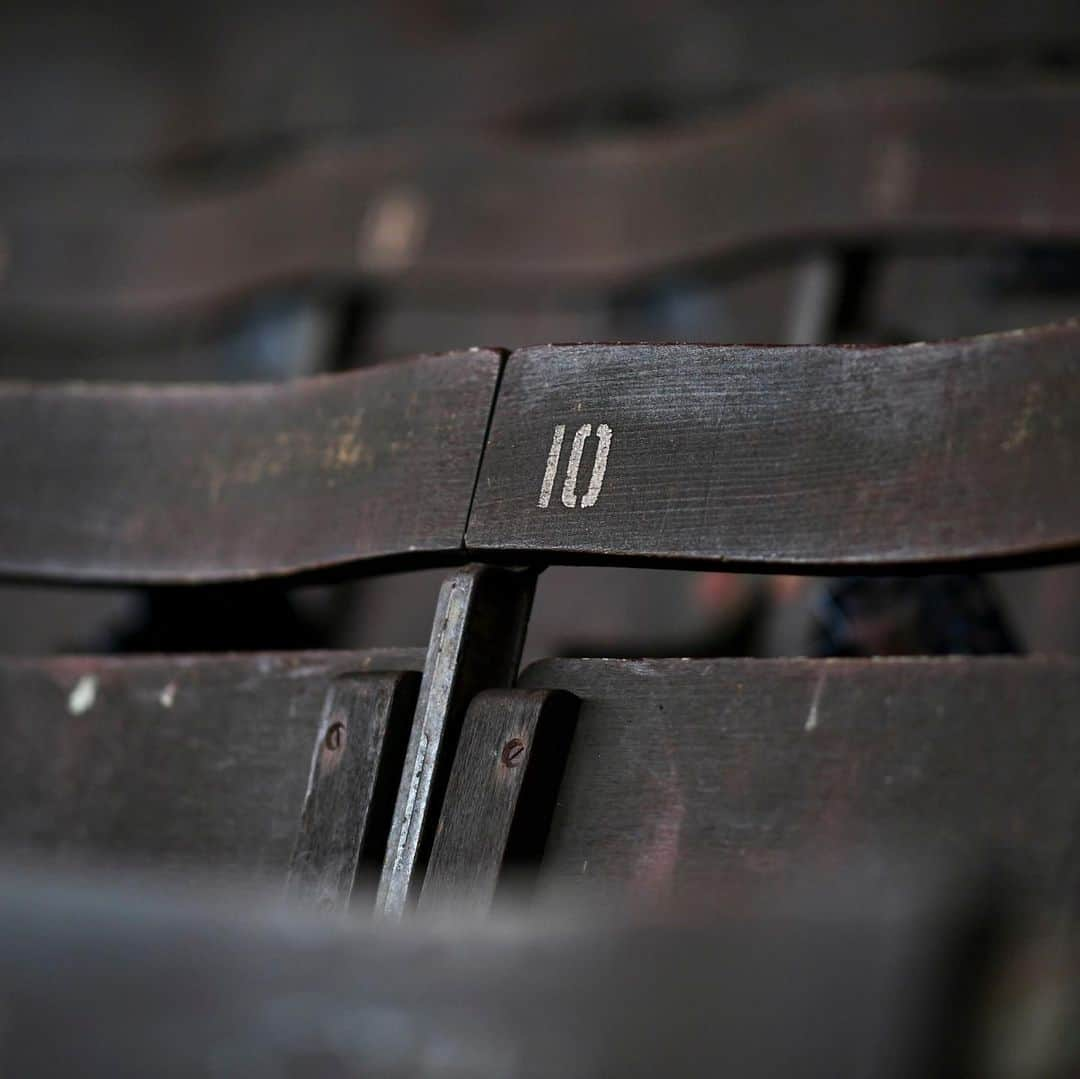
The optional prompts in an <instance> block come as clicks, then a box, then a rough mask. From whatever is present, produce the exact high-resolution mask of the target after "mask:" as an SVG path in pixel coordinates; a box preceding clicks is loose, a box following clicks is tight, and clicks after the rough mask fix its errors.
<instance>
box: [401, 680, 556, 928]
mask: <svg viewBox="0 0 1080 1079" xmlns="http://www.w3.org/2000/svg"><path fill="white" fill-rule="evenodd" d="M576 710H577V702H576V701H575V700H574V698H573V697H571V696H570V694H568V693H558V692H549V691H547V690H520V689H516V690H487V691H485V692H484V693H479V694H477V696H475V697H474V698H473V700H472V703H471V704H470V705H469V711H468V712H467V713H466V715H465V723H464V726H463V728H462V732H461V737H460V739H459V741H458V748H457V754H456V755H455V757H454V765H453V768H452V770H451V772H450V780H449V782H448V784H447V787H446V796H445V798H444V799H443V806H442V812H441V814H440V816H439V827H438V830H437V831H436V833H435V840H434V842H433V844H432V847H431V857H430V859H429V860H428V865H427V871H426V873H425V874H424V886H423V890H422V891H421V893H420V901H419V909H420V910H421V911H425V910H441V911H447V910H455V909H460V910H465V911H469V912H471V913H476V912H478V911H483V910H486V909H487V908H488V907H490V906H491V903H492V900H493V899H494V898H495V890H496V887H497V885H498V883H499V878H500V876H501V875H502V874H503V871H504V869H506V868H508V866H513V865H514V863H515V862H517V863H520V862H525V863H528V862H530V861H533V862H535V861H536V860H539V858H540V856H541V855H542V853H543V844H544V841H545V839H546V837H547V830H548V826H549V824H550V819H551V810H552V808H553V805H554V798H555V794H556V792H557V791H558V789H559V782H560V780H561V776H562V768H563V766H564V764H565V761H566V753H567V750H568V749H569V745H570V739H571V737H572V735H573V730H574V719H575V716H576Z"/></svg>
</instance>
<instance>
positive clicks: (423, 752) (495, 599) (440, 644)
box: [375, 566, 536, 919]
mask: <svg viewBox="0 0 1080 1079" xmlns="http://www.w3.org/2000/svg"><path fill="white" fill-rule="evenodd" d="M535 588H536V574H535V571H533V570H528V569H509V568H502V567H497V566H466V567H464V568H463V569H461V570H458V571H457V572H456V573H454V574H452V575H451V576H449V577H448V578H447V579H446V581H445V582H444V583H443V586H442V588H441V589H440V590H439V602H438V605H437V606H436V608H435V619H434V622H433V624H432V629H431V637H430V639H429V641H428V649H427V658H426V659H425V661H424V668H423V670H424V677H423V680H422V682H421V683H420V695H419V700H418V702H417V706H416V717H415V719H414V721H413V724H412V730H411V732H410V735H409V745H408V749H407V750H406V753H405V764H404V766H403V768H402V771H401V782H400V786H399V787H398V791H397V799H396V801H395V805H394V816H393V821H392V822H391V825H390V837H389V839H388V840H387V844H386V858H385V860H384V862H383V868H382V873H381V875H380V877H379V887H378V893H377V895H376V901H375V905H376V910H377V911H378V912H379V913H380V914H381V915H384V916H386V917H388V918H390V919H395V918H400V917H402V915H404V914H405V912H406V910H407V909H409V907H410V906H411V905H412V904H413V903H414V902H415V901H416V899H417V898H418V896H419V892H420V887H421V884H422V882H423V878H424V869H425V867H426V865H427V861H428V857H429V855H430V853H431V844H432V840H433V838H434V836H435V830H436V828H437V827H438V823H439V813H440V811H441V809H442V804H443V797H444V795H445V792H446V787H447V783H448V781H449V778H450V771H451V767H452V765H453V763H454V754H455V752H456V750H457V746H458V739H459V737H460V735H461V727H462V723H463V722H464V719H465V713H466V709H467V708H468V707H469V702H470V701H471V700H472V699H473V698H474V697H475V696H476V694H477V693H479V692H480V691H481V690H485V689H495V688H502V687H507V686H510V685H512V684H513V681H514V679H515V678H516V677H517V671H518V665H519V663H520V662H521V651H522V648H523V646H524V644H525V631H526V628H527V627H528V622H529V611H530V610H531V608H532V600H533V592H534V591H535Z"/></svg>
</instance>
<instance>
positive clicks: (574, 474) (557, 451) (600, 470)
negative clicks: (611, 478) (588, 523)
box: [538, 423, 611, 509]
mask: <svg viewBox="0 0 1080 1079" xmlns="http://www.w3.org/2000/svg"><path fill="white" fill-rule="evenodd" d="M592 433H593V427H592V424H591V423H585V424H582V425H581V427H579V428H578V429H577V433H576V434H575V435H574V441H573V442H572V443H571V445H570V457H569V458H568V460H567V462H566V478H565V479H564V480H563V488H562V503H563V505H564V506H566V507H567V508H568V509H574V508H575V507H576V506H577V505H578V495H577V482H578V472H579V471H580V469H581V458H582V455H583V454H584V452H585V443H586V442H588V440H589V437H590V436H591V435H592ZM565 437H566V424H565V423H557V424H556V425H555V431H554V432H553V434H552V436H551V449H550V450H548V459H547V468H545V469H544V481H543V483H541V484H540V501H539V502H538V505H539V506H540V508H541V509H546V508H547V506H548V505H549V503H550V502H551V492H552V491H553V490H554V489H555V480H556V479H557V478H558V475H559V462H560V460H561V459H562V448H563V440H564V439H565ZM610 450H611V428H610V427H608V425H607V424H606V423H600V424H597V427H596V457H595V459H594V460H593V468H592V476H590V477H589V486H588V488H587V489H586V491H585V493H584V494H583V495H582V496H581V508H582V509H588V508H589V507H590V506H595V505H596V500H597V499H598V498H599V497H600V491H601V490H602V489H603V486H604V474H605V473H606V472H607V462H608V452H609V451H610Z"/></svg>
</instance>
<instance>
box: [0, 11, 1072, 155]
mask: <svg viewBox="0 0 1080 1079" xmlns="http://www.w3.org/2000/svg"><path fill="white" fill-rule="evenodd" d="M52 7H54V8H55V7H56V5H52ZM1077 38H1078V33H1077V28H1076V25H1075V11H1074V9H1073V7H1072V5H1071V4H1070V3H1069V2H1068V0H1032V2H1029V3H1026V4H1024V5H1020V6H1018V5H986V4H980V3H978V2H977V0H961V2H950V3H946V4H943V3H940V2H939V0H887V2H878V3H875V4H874V5H873V7H872V8H869V9H868V8H867V7H866V5H865V4H860V3H858V2H854V0H828V2H819V3H815V4H814V5H813V6H812V7H808V6H807V5H805V4H796V3H785V4H782V5H778V6H776V7H775V8H772V9H770V10H769V11H768V12H763V11H762V9H761V7H760V5H758V4H754V3H736V4H725V5H723V7H719V6H717V5H705V4H701V3H697V2H693V0H691V2H688V3H674V2H672V0H666V2H664V3H645V4H635V5H633V6H632V7H628V6H627V5H625V4H611V3H604V4H600V3H594V4H590V5H589V7H588V8H587V9H586V10H582V9H581V6H580V5H573V4H565V3H556V4H552V3H545V4H534V5H513V6H512V7H509V8H508V7H507V6H506V5H491V4H485V5H481V6H479V7H469V8H461V9H452V8H447V7H441V8H439V9H438V10H437V11H436V10H435V9H433V8H431V7H430V5H426V4H423V3H419V4H395V5H393V6H392V7H391V8H384V7H382V6H380V5H366V4H365V5H353V6H349V7H348V8H343V7H342V6H341V5H339V4H334V3H330V4H326V3H313V4H307V5H305V6H304V7H303V8H302V9H300V8H295V7H292V6H290V5H287V4H281V3H272V4H267V5H264V7H263V8H262V9H261V10H260V18H258V19H252V18H251V17H250V11H249V9H248V8H246V7H245V6H244V5H238V4H224V5H222V4H216V5H205V4H201V5H200V4H191V3H182V4H169V3H166V4H162V5H160V6H158V7H155V10H154V15H153V17H150V16H149V15H146V16H145V17H143V16H141V15H136V16H132V15H131V14H130V13H121V12H119V11H105V10H101V11H93V12H90V11H85V10H81V9H77V8H75V7H71V8H70V9H69V10H66V11H62V13H61V12H56V11H51V10H50V11H49V12H48V13H47V14H43V12H42V11H41V10H39V9H37V8H32V7H28V8H26V9H25V10H14V9H13V10H11V11H10V12H6V13H5V21H4V34H3V35H2V37H0V73H2V82H0V85H2V87H3V91H4V92H3V94H2V95H0V164H3V165H8V166H10V165H17V166H21V167H27V166H30V165H33V164H39V165H52V166H56V165H72V164H91V163H92V164H97V165H101V164H115V163H119V162H124V163H131V164H136V163H138V164H142V163H146V164H152V165H155V166H162V165H167V164H168V163H170V162H173V161H177V160H181V161H182V160H184V159H194V160H196V161H198V162H200V163H202V159H205V158H207V157H209V158H210V160H213V157H212V155H213V153H214V152H215V151H226V152H231V153H232V154H234V155H235V154H237V153H243V152H245V151H247V152H250V153H253V154H258V153H259V152H265V151H266V150H267V149H268V148H269V149H274V148H276V147H279V146H281V145H290V144H295V143H297V142H302V141H304V140H310V139H313V138H318V137H325V136H334V135H341V134H356V135H365V136H370V135H372V134H377V133H384V134H385V133H398V132H401V131H403V130H411V131H422V132H425V133H430V132H437V131H445V130H446V129H447V128H448V127H451V128H458V129H460V128H462V127H472V128H476V127H479V126H485V125H491V124H500V125H504V126H505V125H509V124H511V123H514V122H520V121H522V120H528V119H529V118H537V117H539V118H541V119H542V118H544V117H545V116H546V115H547V114H550V113H553V112H554V113H555V115H556V117H557V116H558V115H560V114H569V116H570V117H571V119H572V118H573V116H574V113H575V111H578V112H582V111H583V112H584V113H585V115H586V117H588V116H590V115H593V114H595V113H596V112H597V111H599V112H600V114H601V115H602V116H603V115H605V114H608V115H610V116H612V117H613V118H614V119H617V118H618V116H619V114H620V111H621V110H622V109H624V108H625V106H626V105H627V104H629V105H631V106H633V105H634V104H635V103H644V105H645V107H646V108H649V107H654V108H658V109H659V110H661V111H662V112H670V111H676V110H678V108H679V107H680V106H681V105H689V106H691V107H693V106H700V104H701V102H702V101H710V100H711V101H717V102H720V103H723V102H724V101H725V99H726V96H727V95H730V94H731V93H732V91H733V90H734V91H737V90H742V91H745V90H746V89H747V88H749V87H767V86H775V85H778V84H781V83H785V82H790V81H792V80H797V79H811V80H820V79H822V78H823V77H824V78H828V77H832V78H835V77H836V76H840V75H850V74H857V73H859V72H880V71H882V70H886V69H889V68H900V67H910V66H914V65H926V64H931V63H941V62H943V61H949V60H952V61H954V62H955V61H958V62H960V63H962V64H965V65H968V66H970V65H971V64H972V63H973V62H974V63H976V64H978V63H981V64H982V65H983V66H990V67H991V69H992V67H993V66H994V65H995V64H996V65H999V66H1000V65H1003V64H1008V63H1010V62H1013V63H1016V62H1018V61H1019V62H1025V61H1026V62H1028V63H1034V64H1037V63H1038V62H1039V61H1040V60H1041V59H1042V58H1043V57H1045V56H1048V55H1049V56H1051V57H1056V56H1058V55H1068V51H1069V49H1070V48H1071V47H1072V46H1075V44H1076V42H1077ZM42 56H47V57H48V63H38V62H35V58H38V57H42Z"/></svg>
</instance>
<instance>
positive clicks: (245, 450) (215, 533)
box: [0, 350, 500, 583]
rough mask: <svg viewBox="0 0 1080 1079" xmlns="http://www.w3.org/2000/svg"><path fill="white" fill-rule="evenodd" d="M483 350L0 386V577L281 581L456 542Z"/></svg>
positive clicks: (485, 392) (479, 417)
mask: <svg viewBox="0 0 1080 1079" xmlns="http://www.w3.org/2000/svg"><path fill="white" fill-rule="evenodd" d="M499 364H500V358H499V356H498V355H497V354H496V353H493V352H485V351H480V350H476V351H469V352H466V353H460V354H449V355H446V356H439V357H421V358H419V359H415V360H411V361H408V362H402V363H395V364H386V365H383V366H380V367H375V368H370V369H367V370H364V371H360V372H355V373H350V374H345V375H340V376H336V377H327V378H320V379H310V380H305V381H299V382H296V383H291V384H288V385H259V386H243V387H237V386H234V387H228V388H224V387H210V386H172V387H154V388H150V387H145V386H124V387H120V386H92V385H87V384H77V383H76V384H69V385H61V386H55V387H53V386H46V385H33V384H24V383H7V384H0V462H2V464H0V572H2V573H4V574H7V575H9V576H25V577H37V578H56V579H65V580H88V581H100V582H109V581H113V582H133V583H134V582H162V583H165V582H173V581H213V580H226V579H242V578H249V577H258V576H267V575H273V574H283V573H290V572H295V571H298V570H305V569H315V568H320V567H328V566H334V565H340V564H344V563H350V562H357V561H361V560H364V559H371V558H376V557H379V556H384V555H400V554H405V553H410V552H412V553H427V554H431V555H439V554H441V555H445V554H446V553H447V552H457V551H458V550H459V549H460V547H461V545H462V536H463V534H464V531H465V523H466V517H467V514H468V508H469V501H470V499H471V497H472V492H473V488H474V485H475V480H476V470H477V467H478V464H479V460H480V453H481V450H482V447H483V440H484V432H485V429H486V425H487V421H488V417H489V414H490V409H491V403H492V399H493V396H494V392H495V385H496V380H497V378H498V373H499Z"/></svg>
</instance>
